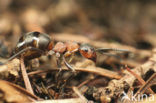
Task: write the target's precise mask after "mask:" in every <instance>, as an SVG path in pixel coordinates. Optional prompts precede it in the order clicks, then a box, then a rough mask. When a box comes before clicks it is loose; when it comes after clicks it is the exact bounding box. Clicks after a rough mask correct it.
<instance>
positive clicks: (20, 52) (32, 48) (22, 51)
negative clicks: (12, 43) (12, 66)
mask: <svg viewBox="0 0 156 103" xmlns="http://www.w3.org/2000/svg"><path fill="white" fill-rule="evenodd" d="M28 50H36V51H39V52H41V53H44V52H43V51H42V50H40V49H37V48H34V47H27V48H24V49H22V50H21V51H19V52H17V53H16V54H15V55H13V56H11V57H10V58H9V59H8V60H7V61H5V62H4V63H0V65H4V64H6V63H8V62H9V61H11V60H12V59H14V58H15V57H17V56H19V55H20V54H22V53H24V52H26V51H28Z"/></svg>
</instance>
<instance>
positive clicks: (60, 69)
mask: <svg viewBox="0 0 156 103" xmlns="http://www.w3.org/2000/svg"><path fill="white" fill-rule="evenodd" d="M61 57H62V56H61V55H60V53H56V63H57V67H58V68H59V72H58V73H57V74H56V76H55V80H56V82H57V86H59V84H60V82H59V81H58V80H59V78H60V76H61V74H62V73H61V71H62V67H61V61H62V60H61Z"/></svg>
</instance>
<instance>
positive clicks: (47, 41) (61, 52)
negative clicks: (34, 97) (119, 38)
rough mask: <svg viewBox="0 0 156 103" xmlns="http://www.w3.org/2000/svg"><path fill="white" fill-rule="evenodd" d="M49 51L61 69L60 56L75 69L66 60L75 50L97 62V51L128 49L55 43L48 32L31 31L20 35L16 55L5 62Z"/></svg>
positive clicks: (32, 56)
mask: <svg viewBox="0 0 156 103" xmlns="http://www.w3.org/2000/svg"><path fill="white" fill-rule="evenodd" d="M49 51H52V52H51V55H52V54H55V55H56V58H57V65H58V67H59V69H60V71H61V65H60V58H61V57H62V56H63V61H64V63H65V65H66V66H67V67H68V68H69V69H71V70H72V71H73V72H74V71H75V70H74V69H73V68H72V66H71V65H70V64H69V63H68V62H67V61H66V59H65V58H66V57H69V56H71V55H73V54H74V53H75V52H79V53H80V54H81V55H82V56H83V57H85V58H87V59H90V60H92V61H94V62H96V57H97V56H96V52H107V51H126V52H128V50H125V49H114V48H100V49H95V48H93V47H92V46H90V45H89V44H78V43H76V42H66V43H63V42H57V43H56V45H54V41H53V40H52V39H51V38H50V36H49V35H48V34H45V33H40V32H37V31H35V32H29V33H26V34H24V35H23V36H21V37H20V39H19V41H18V43H17V45H16V47H15V50H14V55H13V56H11V57H10V58H9V59H8V60H7V61H6V62H5V63H3V64H6V63H7V62H8V61H10V60H12V59H14V58H15V57H17V56H22V57H24V59H25V60H30V59H34V58H38V57H40V56H41V55H45V54H47V53H48V52H49Z"/></svg>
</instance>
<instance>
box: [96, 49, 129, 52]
mask: <svg viewBox="0 0 156 103" xmlns="http://www.w3.org/2000/svg"><path fill="white" fill-rule="evenodd" d="M95 51H97V52H101V53H103V52H109V51H115V52H118V51H121V52H130V51H129V50H127V49H117V48H98V49H95Z"/></svg>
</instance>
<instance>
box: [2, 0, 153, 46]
mask: <svg viewBox="0 0 156 103" xmlns="http://www.w3.org/2000/svg"><path fill="white" fill-rule="evenodd" d="M34 30H37V31H41V32H45V33H48V34H57V33H70V34H73V35H74V34H75V35H83V36H86V37H87V38H89V39H93V40H100V41H105V42H119V43H123V44H126V45H131V46H134V47H136V48H139V49H152V48H153V47H155V46H156V42H155V38H156V35H155V34H156V1H155V0H92V1H91V0H33V1H32V0H0V38H1V41H3V42H4V41H9V43H6V44H7V45H11V47H14V46H15V44H16V42H17V41H18V39H19V37H20V35H21V34H23V33H26V32H29V31H34Z"/></svg>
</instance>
